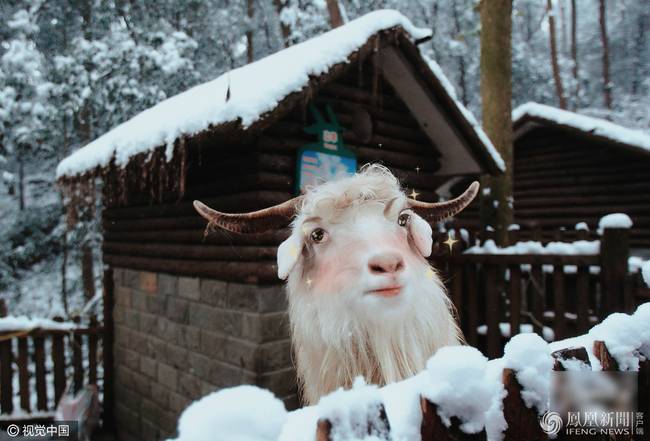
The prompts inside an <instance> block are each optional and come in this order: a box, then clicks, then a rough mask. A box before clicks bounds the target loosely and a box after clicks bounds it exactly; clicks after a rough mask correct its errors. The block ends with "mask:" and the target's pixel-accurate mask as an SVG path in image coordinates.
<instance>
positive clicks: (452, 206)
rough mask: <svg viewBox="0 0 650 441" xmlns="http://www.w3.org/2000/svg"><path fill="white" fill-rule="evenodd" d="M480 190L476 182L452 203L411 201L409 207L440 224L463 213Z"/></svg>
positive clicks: (451, 201) (430, 220)
mask: <svg viewBox="0 0 650 441" xmlns="http://www.w3.org/2000/svg"><path fill="white" fill-rule="evenodd" d="M478 188H479V183H478V182H476V181H474V182H472V183H471V184H470V186H469V187H467V190H465V192H464V193H463V194H461V195H460V196H458V197H457V198H455V199H452V200H450V201H445V202H420V201H416V200H414V199H409V201H408V204H409V207H411V208H412V209H413V210H414V211H415V212H416V213H418V214H420V215H421V216H423V217H424V218H425V219H426V220H428V221H429V222H440V221H442V220H444V219H447V218H449V217H452V216H455V215H457V214H458V213H460V212H461V211H463V209H464V208H465V207H467V206H468V205H469V204H470V202H472V201H473V200H474V198H475V197H476V195H477V194H478Z"/></svg>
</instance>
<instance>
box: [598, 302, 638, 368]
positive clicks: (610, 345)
mask: <svg viewBox="0 0 650 441" xmlns="http://www.w3.org/2000/svg"><path fill="white" fill-rule="evenodd" d="M639 324H640V323H638V320H634V319H633V318H632V316H630V315H627V314H623V313H618V312H617V313H614V314H611V315H610V316H609V317H607V318H606V319H605V320H603V321H602V323H599V324H598V325H596V326H594V327H593V328H592V329H591V330H590V331H589V334H588V335H589V337H590V338H591V340H592V341H596V340H601V341H604V342H605V345H606V346H607V350H608V351H609V353H610V354H611V355H612V357H614V359H615V360H616V362H617V363H618V368H619V370H621V371H638V370H639V356H638V350H639V348H641V345H642V343H643V341H642V340H641V338H642V335H641V332H640V329H639V326H638V325H639ZM646 326H648V325H647V324H646ZM592 344H593V343H592ZM587 349H589V348H587Z"/></svg>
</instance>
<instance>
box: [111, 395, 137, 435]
mask: <svg viewBox="0 0 650 441" xmlns="http://www.w3.org/2000/svg"><path fill="white" fill-rule="evenodd" d="M115 418H116V420H117V421H116V427H119V428H121V429H124V430H125V431H126V432H128V433H129V434H130V435H131V436H134V437H136V439H138V438H139V435H140V418H139V416H138V414H136V413H135V412H133V411H132V410H130V409H129V408H128V407H126V406H125V405H123V404H121V403H117V404H116V405H115ZM120 439H121V438H120Z"/></svg>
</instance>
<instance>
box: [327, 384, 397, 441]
mask: <svg viewBox="0 0 650 441" xmlns="http://www.w3.org/2000/svg"><path fill="white" fill-rule="evenodd" d="M381 407H382V400H381V394H380V392H379V388H378V387H377V386H375V385H367V384H366V383H365V381H364V379H363V378H362V377H357V379H356V380H355V381H354V385H353V386H352V389H350V390H344V389H338V390H336V391H335V392H332V393H331V394H329V395H327V396H326V397H323V398H322V399H321V400H320V402H319V403H318V418H319V419H326V420H328V421H330V422H331V423H332V431H331V433H330V437H331V440H332V441H353V440H354V441H356V440H368V441H370V440H373V439H376V438H380V439H386V438H387V435H388V433H387V429H388V427H386V423H385V422H384V421H382V420H381Z"/></svg>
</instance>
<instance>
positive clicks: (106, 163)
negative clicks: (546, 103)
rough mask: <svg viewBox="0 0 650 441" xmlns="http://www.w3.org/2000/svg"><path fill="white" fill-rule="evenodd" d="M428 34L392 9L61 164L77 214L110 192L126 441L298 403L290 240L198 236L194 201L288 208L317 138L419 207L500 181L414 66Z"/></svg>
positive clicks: (471, 131)
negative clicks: (285, 253) (285, 255)
mask: <svg viewBox="0 0 650 441" xmlns="http://www.w3.org/2000/svg"><path fill="white" fill-rule="evenodd" d="M428 35H429V33H428V31H423V30H420V29H417V28H415V27H414V26H413V25H412V24H411V23H410V22H409V21H408V20H407V19H406V18H405V17H403V16H402V15H400V14H399V13H397V12H395V11H379V12H374V13H371V14H369V15H366V16H364V17H361V18H360V19H357V20H354V21H352V22H350V23H348V24H346V25H344V26H341V27H339V28H336V29H334V30H332V31H330V32H327V33H325V34H323V35H321V36H318V37H315V38H312V39H311V40H308V41H306V42H304V43H301V44H298V45H295V46H292V47H289V48H287V49H284V50H282V51H280V52H278V53H276V54H273V55H270V56H268V57H266V58H264V59H261V60H259V61H256V62H254V63H251V64H248V65H246V66H243V67H241V68H239V69H235V70H232V71H231V72H228V73H226V74H224V75H222V76H220V77H219V78H217V79H215V80H213V81H211V82H208V83H205V84H201V85H199V86H196V87H194V88H193V89H190V90H188V91H186V92H184V93H181V94H179V95H177V96H174V97H172V98H169V99H168V100H166V101H163V102H161V103H159V104H158V105H156V106H155V107H153V108H151V109H148V110H146V111H144V112H142V113H140V114H139V115H136V116H135V117H134V118H132V119H131V120H129V121H127V122H125V123H123V124H122V125H120V126H118V127H116V128H114V129H113V130H111V131H110V132H108V133H106V134H105V135H103V136H102V137H100V138H98V139H97V140H95V141H93V142H92V143H90V144H89V145H87V146H85V147H83V148H81V149H80V150H78V151H77V152H75V153H73V154H72V155H71V156H69V157H68V158H66V159H64V160H63V161H62V162H61V163H60V164H59V167H58V170H57V175H58V179H59V182H60V185H61V186H62V188H63V190H64V192H65V193H66V195H67V200H68V201H69V202H68V207H70V208H71V209H70V212H71V216H73V217H74V213H75V210H74V208H75V207H79V206H81V205H82V204H83V201H84V200H86V199H87V195H88V194H92V193H93V192H95V191H97V190H96V188H95V186H94V183H95V182H96V178H100V179H101V182H102V187H101V194H102V205H103V212H102V225H103V238H104V241H103V260H104V263H105V264H106V266H107V267H108V268H109V270H108V272H107V278H106V279H105V290H106V292H107V295H106V300H105V301H106V302H107V303H108V307H109V310H112V312H109V315H108V316H107V317H108V320H110V319H111V317H112V320H113V323H112V324H113V329H114V332H113V338H114V344H113V357H114V371H115V382H114V399H112V402H107V403H106V407H107V408H108V411H109V412H113V414H114V418H115V419H116V427H117V428H118V431H119V435H120V438H121V439H159V438H161V437H167V436H169V435H171V434H173V433H174V431H175V423H176V420H177V417H178V415H179V414H180V412H181V411H182V410H183V408H184V407H185V406H186V405H187V404H188V403H189V402H191V401H192V400H195V399H197V398H199V397H200V396H202V395H204V394H206V393H208V392H211V391H213V390H215V389H218V388H223V387H228V386H233V385H238V384H256V385H259V386H262V387H265V388H268V389H270V390H271V391H273V392H274V393H275V394H276V395H277V396H278V397H281V398H282V399H284V400H285V402H286V403H287V405H288V406H296V405H297V404H298V401H299V399H298V397H297V395H296V382H295V373H294V369H293V366H292V361H291V343H290V340H289V332H288V328H287V320H286V300H285V297H284V292H283V287H282V286H281V285H280V281H279V280H278V279H277V275H276V274H277V268H276V264H275V257H276V247H277V245H278V244H279V243H280V241H281V240H282V239H283V238H285V237H286V234H287V232H286V231H276V232H271V233H264V234H257V235H241V236H240V235H233V234H229V233H225V232H223V231H213V232H209V234H204V230H205V226H206V225H205V221H204V220H203V219H202V218H201V217H199V216H198V215H197V214H196V213H195V212H194V209H193V208H192V205H191V201H192V200H193V199H198V198H200V199H201V200H203V201H204V202H206V203H208V204H209V205H210V206H212V207H215V208H216V209H219V210H223V211H231V212H238V211H249V210H254V209H259V208H263V207H266V206H270V205H274V204H277V203H279V202H282V201H284V200H287V199H289V198H291V197H292V196H294V195H295V194H296V192H298V191H300V185H299V184H298V182H297V181H298V179H302V178H305V177H306V176H307V175H306V174H305V176H303V175H302V174H301V173H302V172H303V171H305V170H307V169H308V168H309V167H306V168H305V167H301V166H299V164H300V161H301V160H302V159H303V158H304V156H301V152H303V150H304V148H305V146H313V145H314V143H316V144H318V142H320V143H321V144H322V145H321V147H322V146H323V145H325V147H327V148H334V149H340V150H343V149H344V150H345V157H346V158H348V159H350V158H352V159H353V160H354V162H353V164H354V166H356V167H358V166H361V165H362V164H364V163H368V162H382V163H384V164H385V165H386V166H388V167H389V168H390V169H391V170H392V171H393V172H394V173H395V174H396V175H397V176H398V177H399V178H400V179H401V181H402V183H403V185H404V186H405V187H406V188H407V190H408V191H410V192H413V193H414V194H417V197H419V198H420V199H423V200H436V199H437V198H438V195H437V193H436V191H439V190H440V188H444V186H445V183H447V182H449V181H450V180H451V179H458V178H468V177H469V178H474V177H477V176H479V175H483V174H499V173H501V172H502V171H503V169H504V163H503V160H502V158H501V157H500V156H499V155H498V153H496V151H495V149H494V147H493V146H492V144H491V143H490V141H489V140H488V138H487V137H486V136H485V134H484V133H483V131H482V130H481V128H480V126H479V125H478V123H477V122H476V120H475V119H474V118H473V117H472V115H471V114H470V113H469V112H468V111H467V110H466V109H465V108H464V107H462V105H461V104H460V103H458V101H457V100H456V99H455V97H454V95H453V91H452V90H451V88H450V86H449V82H448V81H447V79H446V78H444V75H443V74H442V71H441V70H440V68H439V66H437V65H436V64H435V62H433V61H430V60H427V59H426V58H425V57H423V56H422V55H421V54H420V51H419V49H418V46H417V45H418V43H419V42H420V41H422V40H423V39H426V38H428ZM323 115H327V117H324V116H323ZM319 131H321V132H322V133H319ZM315 135H318V136H319V138H318V139H317V138H316V137H315ZM341 140H342V142H341ZM328 143H329V144H328ZM326 144H327V145H326ZM316 149H320V147H318V146H317V147H316ZM321 153H322V149H321ZM308 159H309V158H308ZM312 159H313V158H312ZM330 159H331V158H330ZM335 159H337V160H340V161H339V163H338V165H341V164H342V162H341V161H343V159H341V157H337V158H335ZM343 162H345V161H343ZM345 164H348V165H349V163H345ZM345 164H343V165H345ZM307 165H310V164H307ZM354 166H353V167H354ZM303 168H305V170H303ZM307 171H308V170H307ZM347 171H348V172H350V171H353V170H350V168H349V167H348V168H347ZM321 177H322V176H321Z"/></svg>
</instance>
